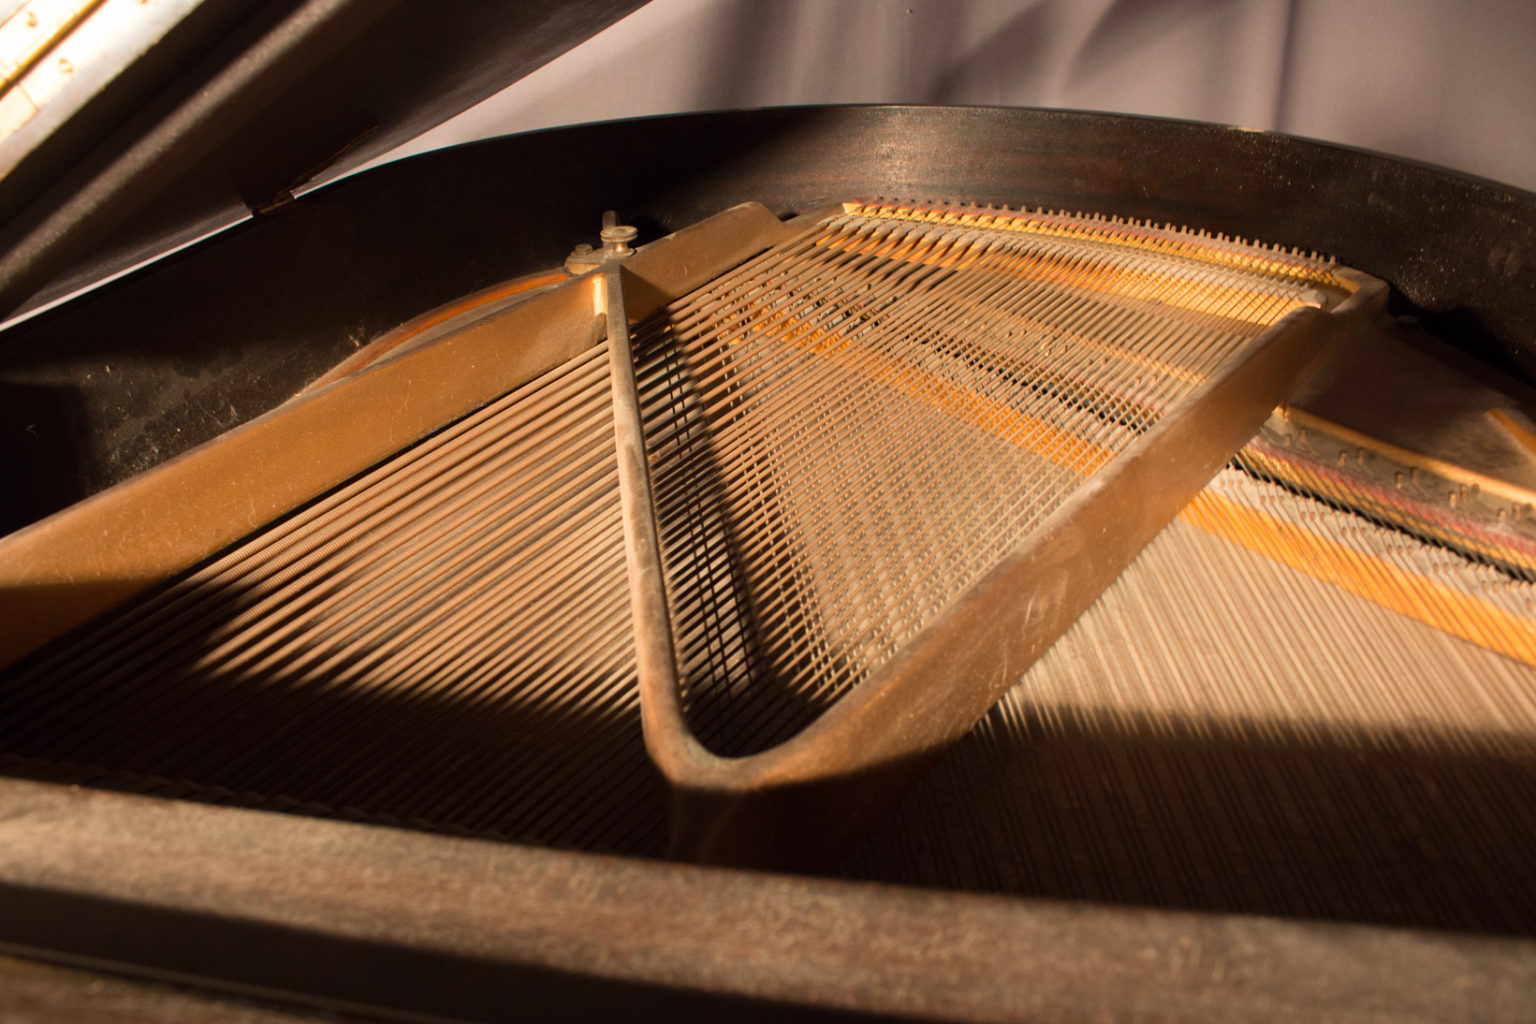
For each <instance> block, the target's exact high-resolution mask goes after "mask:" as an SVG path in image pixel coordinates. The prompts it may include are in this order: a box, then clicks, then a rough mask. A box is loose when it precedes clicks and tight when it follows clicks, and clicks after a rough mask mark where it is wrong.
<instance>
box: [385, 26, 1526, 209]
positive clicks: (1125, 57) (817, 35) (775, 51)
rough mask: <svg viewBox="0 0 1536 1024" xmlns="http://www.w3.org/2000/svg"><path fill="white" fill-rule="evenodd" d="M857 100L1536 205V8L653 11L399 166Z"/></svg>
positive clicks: (468, 118)
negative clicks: (683, 120) (1300, 151)
mask: <svg viewBox="0 0 1536 1024" xmlns="http://www.w3.org/2000/svg"><path fill="white" fill-rule="evenodd" d="M852 102H879V103H1001V104H1010V105H1029V106H1052V107H1073V108H1079V109H1087V110H1112V111H1121V112H1126V113H1138V114H1154V115H1160V116H1167V117H1182V118H1192V119H1195V120H1202V121H1215V122H1221V123H1225V124H1236V125H1243V126H1246V127H1252V128H1263V129H1272V130H1277V131H1283V132H1289V133H1292V134H1296V135H1303V136H1309V137H1312V138H1320V139H1328V140H1332V141H1335V142H1343V143H1347V144H1349V145H1355V146H1362V147H1365V148H1367V149H1374V150H1380V151H1382V152H1387V153H1393V154H1396V155H1399V156H1406V157H1412V158H1415V159H1419V160H1424V161H1428V162H1430V163H1435V164H1440V165H1443V166H1447V167H1453V168H1456V169H1459V170H1462V171H1466V172H1469V173H1472V174H1477V175H1482V176H1484V177H1488V178H1493V179H1495V180H1497V181H1502V182H1504V183H1506V184H1511V185H1516V186H1519V187H1522V188H1526V189H1533V190H1536V0H1461V2H1457V0H652V3H650V4H649V5H648V6H646V7H644V8H641V9H640V10H639V11H638V12H636V13H635V14H633V15H631V16H630V17H628V18H626V19H625V20H623V21H621V22H619V23H618V24H616V25H614V26H613V27H612V28H610V29H609V30H607V31H606V32H604V33H602V34H601V35H599V36H597V37H595V38H593V39H591V40H589V41H588V42H587V43H585V44H584V45H582V46H580V47H578V48H577V49H575V50H573V51H571V52H570V53H568V54H566V55H565V56H564V57H561V58H560V59H558V60H556V61H554V62H553V63H551V64H549V65H547V66H546V67H544V68H542V69H541V70H539V71H538V72H536V73H535V74H533V75H531V76H530V77H528V78H526V79H524V80H522V81H520V82H518V83H515V84H514V85H512V86H510V87H509V88H507V89H506V90H504V91H503V92H501V93H500V94H498V95H496V96H493V97H492V98H490V99H489V100H486V101H485V102H484V103H482V104H480V105H479V106H477V107H475V108H473V109H471V110H469V111H467V112H465V113H464V114H462V115H460V116H459V117H457V118H455V119H454V120H452V121H450V122H448V123H447V124H445V125H443V126H441V127H439V128H438V129H436V130H434V131H432V132H429V133H427V134H426V135H424V136H422V137H421V138H419V139H417V140H416V141H415V142H413V143H411V144H410V145H409V146H406V147H404V148H402V149H401V150H398V151H396V153H395V154H392V156H398V155H405V154H407V153H412V152H420V151H422V150H425V149H432V148H436V147H438V146H444V145H451V144H453V143H456V142H461V141H465V140H468V139H474V138H479V137H483V136H488V135H499V134H505V133H508V132H518V131H527V130H530V129H535V128H543V127H547V126H550V125H559V124H571V123H577V122H583V121H596V120H604V119H607V118H615V117H631V116H637V115H641V114H656V113H668V112H675V111H687V110H706V109H713V108H721V107H756V106H771V105H778V104H795V103H852Z"/></svg>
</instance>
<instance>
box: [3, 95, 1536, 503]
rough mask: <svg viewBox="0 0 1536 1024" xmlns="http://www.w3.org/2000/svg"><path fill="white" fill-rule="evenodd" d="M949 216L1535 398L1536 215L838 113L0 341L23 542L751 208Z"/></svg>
mask: <svg viewBox="0 0 1536 1024" xmlns="http://www.w3.org/2000/svg"><path fill="white" fill-rule="evenodd" d="M849 196H853V197H864V198H868V197H877V196H886V197H897V198H917V199H927V198H935V199H938V198H945V199H960V200H966V201H974V202H982V203H998V204H1007V205H1012V206H1019V205H1027V206H1031V207H1033V206H1046V207H1052V208H1066V209H1071V210H1080V211H1089V212H1105V213H1113V214H1116V215H1121V216H1127V217H1136V218H1150V219H1153V220H1157V221H1173V222H1176V223H1180V224H1184V225H1188V226H1192V227H1196V228H1206V229H1210V230H1213V231H1222V232H1226V233H1228V234H1236V235H1240V236H1243V237H1245V238H1258V239H1261V240H1264V241H1266V242H1273V243H1278V244H1283V245H1290V246H1300V247H1304V248H1307V249H1314V250H1318V251H1321V252H1325V253H1328V254H1330V255H1333V256H1335V257H1337V258H1338V259H1339V260H1340V261H1342V262H1344V263H1346V264H1349V265H1351V266H1354V267H1357V268H1359V269H1361V270H1364V271H1366V272H1367V273H1370V274H1373V275H1375V276H1378V277H1381V278H1384V279H1385V280H1387V281H1388V282H1389V283H1390V284H1391V285H1392V286H1393V289H1394V298H1393V309H1394V312H1398V313H1406V314H1413V315H1417V316H1419V317H1420V318H1421V319H1422V320H1423V321H1424V322H1425V323H1426V325H1427V326H1428V327H1429V328H1430V330H1432V331H1433V332H1434V333H1436V334H1438V335H1440V336H1441V337H1442V338H1445V339H1446V340H1448V341H1450V342H1452V343H1454V344H1456V345H1457V346H1459V347H1461V348H1462V349H1464V350H1465V351H1467V352H1469V353H1471V354H1473V355H1475V356H1476V357H1478V358H1480V359H1482V360H1484V361H1486V362H1488V363H1491V364H1493V365H1495V366H1498V367H1500V368H1502V369H1505V370H1508V371H1511V372H1513V373H1515V374H1516V375H1517V376H1520V377H1523V378H1524V379H1526V380H1527V381H1530V380H1533V379H1536V195H1532V194H1530V193H1526V192H1522V191H1518V190H1514V189H1509V188H1505V187H1503V186H1499V185H1496V184H1493V183H1490V182H1485V181H1479V180H1476V179H1471V178H1467V177H1465V176H1461V175H1457V174H1453V173H1450V172H1446V171H1441V170H1437V169H1433V168H1429V167H1424V166H1420V165H1416V164H1411V163H1407V162H1404V161H1400V160H1395V159H1391V158H1387V157H1382V156H1378V155H1373V154H1369V153H1362V152H1359V151H1355V150H1350V149H1345V148H1341V147H1337V146H1332V145H1326V144H1321V143H1314V142H1308V141H1304V140H1298V139H1293V138H1287V137H1283V136H1277V135H1268V134H1262V133H1256V132H1248V131H1242V130H1237V129H1229V128H1220V127H1214V126H1209V125H1198V124H1189V123H1183V122H1171V121H1159V120H1150V119H1144V118H1129V117H1121V116H1112V115H1099V114H1085V113H1074V112H1062V111H1044V110H1018V109H1001V108H942V107H823V108H794V109H783V110H766V111H747V112H727V113H717V114H700V115H685V116H677V117H667V118H655V119H643V120H635V121H622V122H612V123H607V124H600V125H591V126H583V127H576V128H567V129H559V130H555V131H549V132H541V133H536V134H530V135H524V136H512V137H506V138H501V139H494V140H489V141H486V142H481V143H477V144H474V145H470V146H466V147H462V148H459V149H454V150H447V151H442V152H438V153H433V154H428V155H426V156H422V157H418V158H415V159H412V160H409V161H403V162H401V163H398V164H394V165H390V166H386V167H384V168H381V169H379V170H376V171H373V172H371V173H368V174H365V175H360V176H358V177H356V178H353V179H348V180H345V181H343V182H340V183H339V184H337V185H335V186H332V187H330V188H327V189H323V190H320V191H318V192H315V193H311V194H309V195H307V196H305V197H304V198H302V199H301V200H299V201H297V202H294V203H290V204H288V205H286V206H283V207H280V208H278V209H277V210H275V211H273V212H271V213H268V214H266V215H263V216H260V217H258V218H257V219H256V220H254V221H252V222H249V223H247V224H246V225H244V226H242V227H240V228H238V229H235V230H233V231H230V232H227V233H225V234H224V235H222V236H219V237H217V238H215V239H212V240H210V241H208V242H206V243H203V244H201V245H199V246H197V247H195V248H193V249H189V250H185V251H183V252H182V253H180V254H177V255H175V256H173V257H171V258H169V259H167V260H164V261H162V262H161V263H160V264H157V265H155V266H153V267H151V268H148V269H146V270H144V271H141V272H139V273H137V274H135V275H133V276H132V277H130V278H128V279H125V280H123V281H121V282H119V283H117V284H114V285H112V286H110V287H108V288H105V289H102V290H100V291H99V292H98V293H96V294H93V295H91V296H88V297H86V298H84V299H81V300H78V301H76V302H74V303H72V304H70V305H68V306H66V307H62V308H60V309H57V310H55V311H53V312H51V313H49V314H45V315H44V316H42V317H39V318H37V319H35V320H33V321H30V322H27V323H24V324H22V325H20V326H18V327H16V328H13V329H12V330H10V331H7V332H5V334H3V335H0V459H3V460H4V463H5V465H6V466H7V467H8V469H9V472H10V474H11V480H12V486H11V487H10V488H8V491H7V497H6V501H5V505H4V508H3V510H0V529H5V530H10V529H14V528H16V527H18V526H20V525H23V524H25V523H27V522H30V521H32V520H34V519H36V518H39V517H41V516H43V515H46V514H47V513H49V512H51V511H54V510H56V509H58V508H61V507H63V506H64V505H66V504H69V503H70V502H73V501H75V500H78V499H79V498H81V497H84V496H86V495H88V494H91V493H94V492H95V491H97V490H100V489H101V488H103V487H106V486H108V485H110V484H112V483H114V482H116V481H118V480H121V479H124V478H126V477H128V476H130V475H132V474H134V473H137V472H140V471H142V470H144V469H146V468H148V467H149V466H151V465H154V464H155V463H157V462H159V461H162V460H163V459H165V458H167V457H169V456H171V455H174V454H176V453H177V452H179V451H183V450H185V449H187V448H189V447H191V446H193V445H194V444H197V443H199V442H201V441H204V440H207V439H208V438H210V437H212V436H214V435H216V434H217V433H219V432H221V431H223V430H226V429H228V428H229V427H231V426H233V425H235V424H237V423H240V422H243V421H244V420H246V419H249V418H250V417H251V416H254V415H256V414H258V413H260V412H263V411H265V410H267V409H270V408H272V407H273V406H274V405H276V404H278V403H279V402H281V401H282V400H283V399H284V398H286V397H288V396H289V395H291V394H292V393H294V392H295V391H296V390H298V389H299V388H300V387H302V386H303V385H304V384H306V383H307V382H309V381H310V380H312V379H313V378H315V377H316V376H318V375H319V374H320V373H321V372H322V371H323V370H324V369H325V368H326V367H328V366H330V365H331V364H333V363H334V362H335V361H336V360H338V359H339V358H341V357H342V356H344V355H346V354H347V353H349V352H351V351H353V350H354V349H355V348H357V347H359V346H360V345H362V344H364V343H366V342H367V341H368V340H369V339H371V338H373V337H376V336H378V335H379V334H381V333H383V332H384V331H387V330H389V329H390V328H392V327H395V326H397V325H399V324H400V323H402V322H404V321H405V320H407V319H409V318H410V317H412V316H415V315H416V314H418V313H421V312H423V311H425V310H427V309H430V308H432V307H433V306H436V305H438V304H441V303H444V302H447V301H449V300H451V299H453V298H455V297H458V296H461V295H463V294H465V293H467V292H470V291H472V290H474V289H477V288H481V287H484V286H486V285H489V284H492V283H494V282H496V281H499V280H503V279H505V278H508V277H512V276H515V275H518V274H521V273H525V272H528V271H531V270H534V269H539V268H544V267H549V266H552V265H554V264H556V263H558V262H559V261H560V260H561V259H562V258H563V257H564V255H565V254H566V253H567V252H568V251H569V249H570V247H571V245H572V244H573V243H574V242H577V241H582V240H587V241H595V238H594V237H593V236H594V235H595V234H596V228H597V225H598V219H599V217H600V215H601V213H602V211H603V210H605V209H617V210H619V211H620V212H621V213H622V214H623V216H624V218H625V219H626V220H628V221H629V222H631V223H635V224H637V225H639V226H640V228H641V231H642V235H641V241H642V242H644V241H646V240H647V239H649V238H654V237H657V236H659V235H661V234H664V233H666V232H669V231H672V230H675V229H676V228H679V227H682V226H684V225H686V224H688V223H691V222H693V221H695V220H698V219H700V218H702V217H705V216H708V215H710V214H712V213H716V212H718V211H720V210H722V209H724V208H725V207H727V206H730V205H732V204H734V203H737V202H740V201H743V200H748V199H755V200H759V201H761V202H763V203H765V204H767V205H768V206H769V207H770V208H772V209H774V210H775V211H777V212H779V213H789V212H793V211H798V210H803V209H805V208H807V207H809V206H810V205H812V204H813V203H815V202H816V201H817V200H821V199H825V198H829V197H849Z"/></svg>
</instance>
